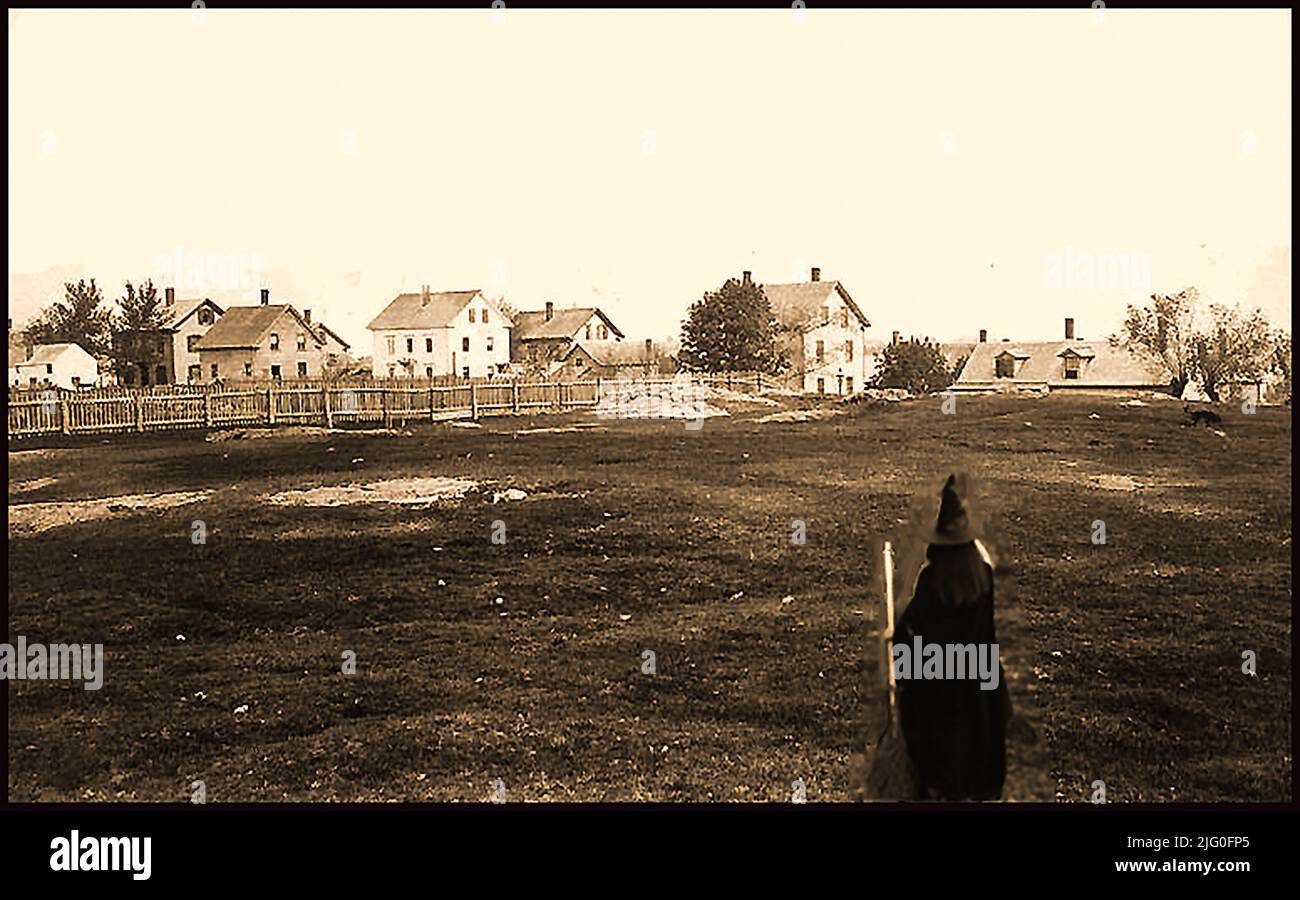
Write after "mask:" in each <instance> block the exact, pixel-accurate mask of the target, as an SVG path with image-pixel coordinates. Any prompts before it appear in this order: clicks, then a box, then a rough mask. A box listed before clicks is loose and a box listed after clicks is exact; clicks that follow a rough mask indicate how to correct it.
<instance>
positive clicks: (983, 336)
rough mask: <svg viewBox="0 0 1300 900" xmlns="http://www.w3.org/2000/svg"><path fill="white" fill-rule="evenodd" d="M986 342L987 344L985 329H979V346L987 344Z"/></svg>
mask: <svg viewBox="0 0 1300 900" xmlns="http://www.w3.org/2000/svg"><path fill="white" fill-rule="evenodd" d="M988 342H989V331H988V329H987V328H981V329H980V343H981V344H987V343H988Z"/></svg>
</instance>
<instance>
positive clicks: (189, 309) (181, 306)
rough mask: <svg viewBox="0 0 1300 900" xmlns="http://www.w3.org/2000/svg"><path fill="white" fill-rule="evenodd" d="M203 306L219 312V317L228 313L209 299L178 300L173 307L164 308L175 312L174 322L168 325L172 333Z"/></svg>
mask: <svg viewBox="0 0 1300 900" xmlns="http://www.w3.org/2000/svg"><path fill="white" fill-rule="evenodd" d="M201 306H210V307H212V308H213V309H215V310H216V311H217V315H219V316H222V315H225V313H226V311H225V310H224V309H222V308H221V307H220V306H218V305H217V304H215V303H213V302H212V301H211V300H209V299H208V298H207V297H191V298H190V299H188V300H177V301H176V302H175V303H173V304H172V305H171V306H166V307H163V308H164V309H170V310H172V312H173V315H172V320H171V321H170V322H168V323H167V327H168V328H170V329H171V330H172V331H175V330H176V329H177V328H179V327H180V325H181V323H182V322H184V321H185V320H186V319H188V318H189V317H190V316H192V315H194V313H195V312H196V311H197V310H198V308H199V307H201Z"/></svg>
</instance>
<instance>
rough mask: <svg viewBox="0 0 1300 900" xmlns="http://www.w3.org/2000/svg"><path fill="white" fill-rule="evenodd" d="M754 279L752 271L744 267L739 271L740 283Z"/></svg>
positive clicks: (748, 282) (747, 282)
mask: <svg viewBox="0 0 1300 900" xmlns="http://www.w3.org/2000/svg"><path fill="white" fill-rule="evenodd" d="M753 281H754V273H753V272H751V271H749V270H748V269H746V270H745V271H743V272H741V273H740V283H741V284H751V283H752V282H753Z"/></svg>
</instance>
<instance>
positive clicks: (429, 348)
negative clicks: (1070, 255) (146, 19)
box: [424, 338, 433, 353]
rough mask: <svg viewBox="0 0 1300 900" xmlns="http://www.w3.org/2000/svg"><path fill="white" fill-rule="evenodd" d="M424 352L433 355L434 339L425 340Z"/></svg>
mask: <svg viewBox="0 0 1300 900" xmlns="http://www.w3.org/2000/svg"><path fill="white" fill-rule="evenodd" d="M424 352H425V353H432V352H433V338H425V339H424Z"/></svg>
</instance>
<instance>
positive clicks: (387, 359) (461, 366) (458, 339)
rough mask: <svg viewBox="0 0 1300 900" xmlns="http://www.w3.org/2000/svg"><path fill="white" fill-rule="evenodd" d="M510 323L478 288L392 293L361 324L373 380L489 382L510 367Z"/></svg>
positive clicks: (423, 289) (511, 325)
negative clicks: (369, 343)
mask: <svg viewBox="0 0 1300 900" xmlns="http://www.w3.org/2000/svg"><path fill="white" fill-rule="evenodd" d="M513 325H514V323H513V322H512V321H511V320H510V318H509V317H508V316H506V314H505V313H504V312H502V311H501V309H500V307H499V306H498V305H497V304H495V303H493V302H491V301H490V300H488V299H487V297H485V296H483V292H482V291H479V290H472V291H438V292H431V291H430V290H429V286H428V285H425V286H424V287H423V288H422V289H421V290H420V292H419V293H418V294H398V295H397V296H396V297H395V298H394V299H393V300H392V302H390V303H389V304H388V306H386V307H384V311H383V312H381V313H380V314H379V315H377V316H375V318H374V319H373V320H372V321H371V322H370V324H369V325H367V326H366V328H367V329H369V330H370V332H371V333H372V334H373V335H374V340H375V352H374V357H373V362H372V369H371V371H372V372H373V373H374V375H375V377H376V378H432V377H434V376H435V375H456V376H459V377H461V378H490V377H491V376H493V375H496V374H497V373H500V372H504V371H506V370H507V369H508V368H509V366H510V329H511V328H512V327H513Z"/></svg>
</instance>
